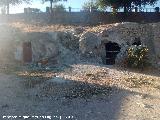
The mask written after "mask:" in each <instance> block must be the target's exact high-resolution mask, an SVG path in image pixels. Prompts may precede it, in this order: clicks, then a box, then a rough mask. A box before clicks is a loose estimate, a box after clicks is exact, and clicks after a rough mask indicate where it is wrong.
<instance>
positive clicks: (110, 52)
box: [105, 42, 121, 65]
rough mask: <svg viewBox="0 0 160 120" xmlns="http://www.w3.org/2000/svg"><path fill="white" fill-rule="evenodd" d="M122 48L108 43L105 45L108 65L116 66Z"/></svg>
mask: <svg viewBox="0 0 160 120" xmlns="http://www.w3.org/2000/svg"><path fill="white" fill-rule="evenodd" d="M120 49H121V47H120V46H119V45H118V44H117V43H112V42H108V43H106V44H105V50H106V64H107V65H113V64H115V59H116V57H117V54H118V53H119V52H120Z"/></svg>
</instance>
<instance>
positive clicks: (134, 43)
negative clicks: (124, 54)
mask: <svg viewBox="0 0 160 120" xmlns="http://www.w3.org/2000/svg"><path fill="white" fill-rule="evenodd" d="M132 45H137V46H139V45H142V43H141V40H140V38H139V37H138V38H135V41H134V42H133V44H132Z"/></svg>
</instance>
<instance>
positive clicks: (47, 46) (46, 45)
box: [26, 33, 58, 61]
mask: <svg viewBox="0 0 160 120" xmlns="http://www.w3.org/2000/svg"><path fill="white" fill-rule="evenodd" d="M26 38H27V39H28V40H29V41H31V45H32V58H33V61H39V60H41V59H45V58H51V57H52V58H54V59H56V58H57V56H58V45H57V43H56V42H54V41H53V39H52V36H51V35H49V34H48V33H27V36H26Z"/></svg>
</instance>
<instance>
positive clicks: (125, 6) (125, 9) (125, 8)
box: [124, 4, 128, 13]
mask: <svg viewBox="0 0 160 120" xmlns="http://www.w3.org/2000/svg"><path fill="white" fill-rule="evenodd" d="M124 12H125V13H126V12H128V10H127V5H126V4H125V5H124Z"/></svg>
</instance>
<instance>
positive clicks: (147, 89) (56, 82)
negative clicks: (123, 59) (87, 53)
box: [0, 64, 160, 120]
mask: <svg viewBox="0 0 160 120" xmlns="http://www.w3.org/2000/svg"><path fill="white" fill-rule="evenodd" d="M61 68H62V67H61ZM45 69H46V68H45ZM40 71H41V72H40ZM159 73H160V72H159V71H158V70H155V71H153V70H146V71H145V72H142V73H139V72H135V71H130V70H124V69H120V68H116V67H113V66H102V65H93V64H76V65H71V66H65V67H64V68H63V69H58V68H57V69H55V68H54V69H52V70H51V68H47V70H44V69H43V70H31V69H23V71H22V70H17V69H16V70H15V71H14V72H13V71H11V70H10V71H7V69H6V70H5V72H4V71H2V72H1V73H0V97H1V98H0V120H2V119H7V120H8V119H10V120H11V118H7V116H17V118H14V119H15V120H23V119H24V116H28V117H27V118H26V119H28V120H34V119H37V118H35V116H36V117H38V119H40V120H41V119H42V120H44V119H50V118H51V119H52V120H69V119H70V120H159V118H160V74H159ZM20 116H21V117H20ZM44 116H48V118H42V117H44ZM12 119H13V118H12ZM14 119H13V120H14Z"/></svg>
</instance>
